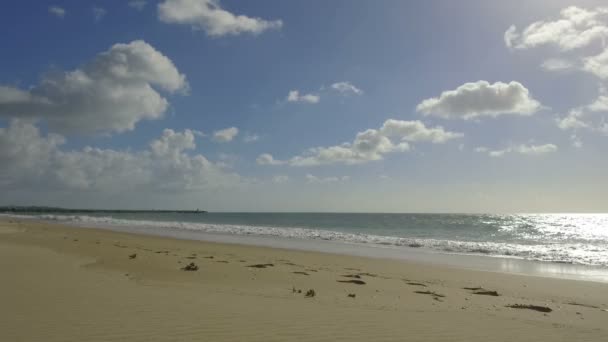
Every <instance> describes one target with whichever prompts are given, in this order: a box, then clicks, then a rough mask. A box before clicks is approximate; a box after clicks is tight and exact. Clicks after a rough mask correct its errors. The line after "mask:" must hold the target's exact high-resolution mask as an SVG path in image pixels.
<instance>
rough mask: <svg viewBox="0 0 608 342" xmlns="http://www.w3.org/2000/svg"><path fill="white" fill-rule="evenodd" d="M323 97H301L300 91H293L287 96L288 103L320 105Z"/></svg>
mask: <svg viewBox="0 0 608 342" xmlns="http://www.w3.org/2000/svg"><path fill="white" fill-rule="evenodd" d="M320 100H321V97H320V96H319V95H315V94H305V95H300V91H298V90H291V91H290V92H289V94H287V102H303V103H319V101H320Z"/></svg>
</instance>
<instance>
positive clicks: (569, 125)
mask: <svg viewBox="0 0 608 342" xmlns="http://www.w3.org/2000/svg"><path fill="white" fill-rule="evenodd" d="M583 114H584V112H583V111H582V110H581V109H573V110H571V111H570V112H569V113H568V115H567V116H565V117H563V118H558V119H557V120H556V123H557V127H559V128H560V129H562V130H569V129H578V128H587V127H588V126H589V125H588V124H587V122H585V121H583Z"/></svg>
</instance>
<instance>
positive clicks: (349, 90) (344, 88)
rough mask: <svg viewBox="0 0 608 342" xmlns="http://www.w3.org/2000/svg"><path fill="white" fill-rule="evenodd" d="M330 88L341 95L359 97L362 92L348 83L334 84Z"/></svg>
mask: <svg viewBox="0 0 608 342" xmlns="http://www.w3.org/2000/svg"><path fill="white" fill-rule="evenodd" d="M331 88H332V89H334V90H336V91H338V92H339V93H341V94H343V95H351V94H354V95H361V94H363V91H362V90H361V89H359V88H357V87H355V86H354V85H353V84H351V83H349V82H336V83H334V84H332V85H331Z"/></svg>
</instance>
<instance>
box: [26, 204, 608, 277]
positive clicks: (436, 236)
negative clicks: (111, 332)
mask: <svg viewBox="0 0 608 342" xmlns="http://www.w3.org/2000/svg"><path fill="white" fill-rule="evenodd" d="M22 216H23V217H30V218H37V219H43V220H53V221H60V222H65V223H76V224H80V225H85V226H95V227H107V228H112V227H114V228H122V229H121V230H128V229H129V227H130V228H131V229H134V230H137V231H138V232H145V231H146V230H149V231H150V232H151V233H159V232H163V233H166V234H164V235H175V234H179V233H180V231H181V232H201V233H214V234H229V235H234V236H244V235H246V236H260V237H280V238H287V239H298V240H313V241H314V240H328V241H334V242H338V243H340V242H341V243H348V244H365V245H369V246H378V247H381V246H392V247H395V248H401V249H412V248H422V249H426V250H432V251H436V252H440V253H448V254H468V255H483V256H498V257H508V258H521V259H528V260H537V261H545V262H553V263H568V264H579V265H593V266H601V267H606V268H608V214H362V213H155V212H136V213H121V212H107V211H104V212H99V213H96V212H86V213H82V214H79V213H74V212H71V213H70V214H69V215H65V214H60V213H57V214H55V213H44V214H35V213H30V214H26V215H22ZM182 235H183V234H182Z"/></svg>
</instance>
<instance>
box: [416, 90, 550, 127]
mask: <svg viewBox="0 0 608 342" xmlns="http://www.w3.org/2000/svg"><path fill="white" fill-rule="evenodd" d="M541 108H542V106H541V104H540V102H538V101H537V100H535V99H533V98H532V97H531V96H530V92H529V91H528V89H526V87H524V86H523V85H522V84H521V83H519V82H515V81H512V82H510V83H503V82H496V83H494V84H490V83H488V82H487V81H477V82H473V83H465V84H463V85H461V86H459V87H458V88H456V89H455V90H448V91H444V92H442V93H441V95H440V96H439V97H434V98H430V99H426V100H424V101H422V102H421V103H420V104H418V106H417V107H416V110H417V111H418V112H421V113H424V114H425V115H433V116H438V117H442V118H446V119H455V118H458V119H465V120H468V119H475V118H479V117H482V116H490V117H496V116H499V115H504V114H515V115H531V114H533V113H535V112H536V111H538V110H539V109H541Z"/></svg>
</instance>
